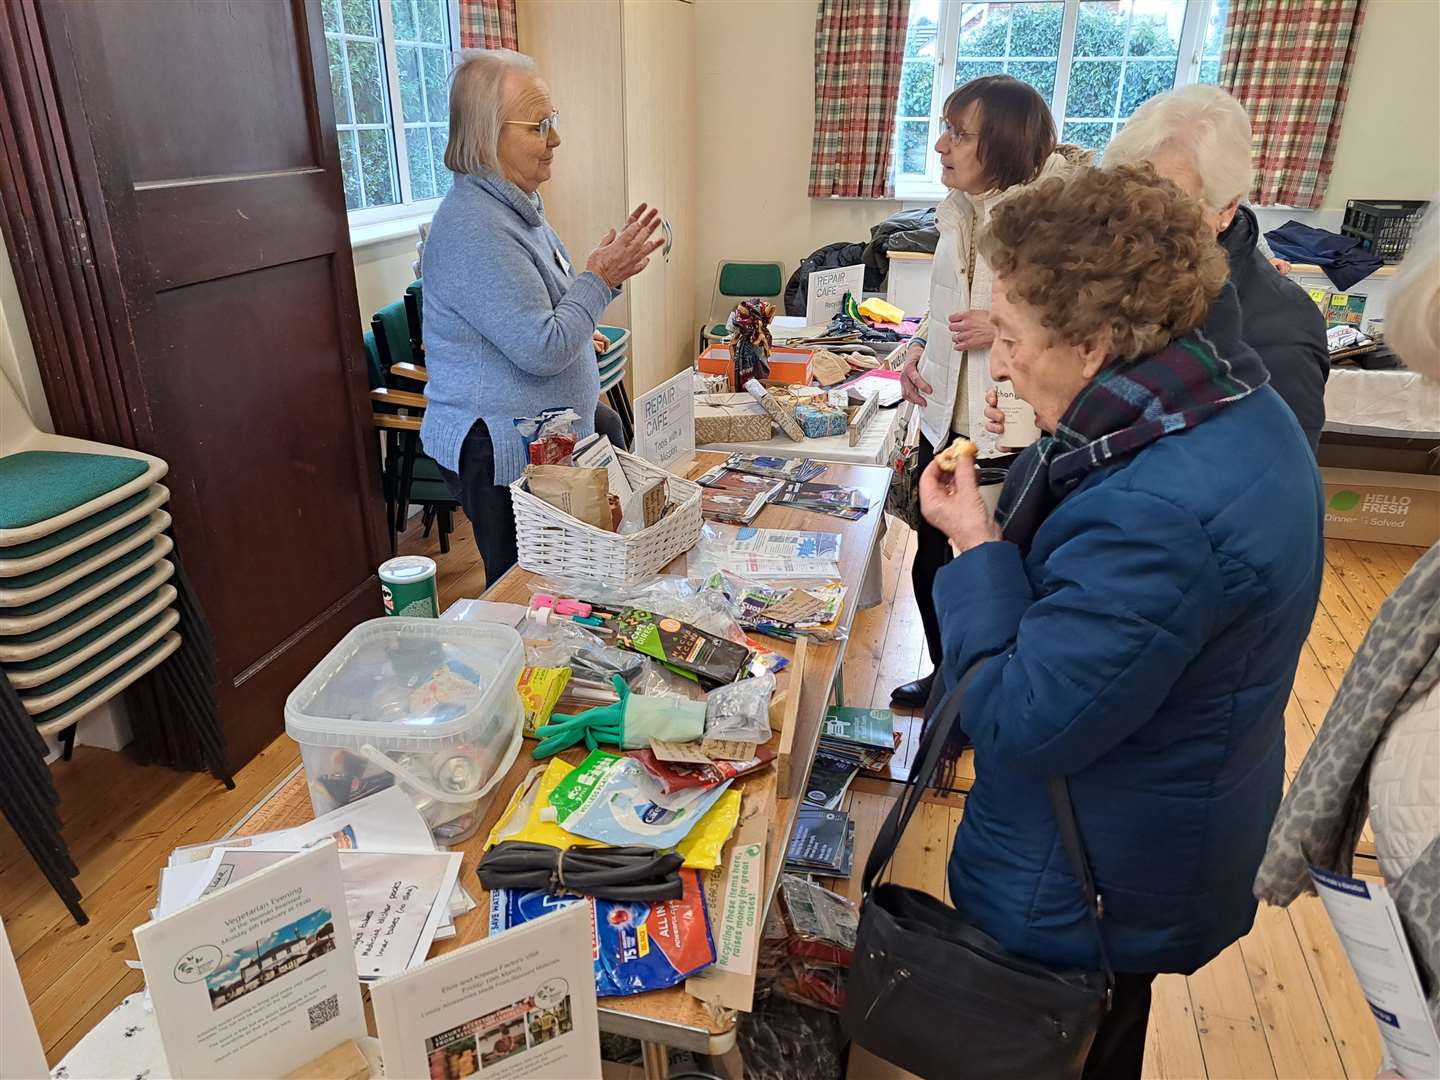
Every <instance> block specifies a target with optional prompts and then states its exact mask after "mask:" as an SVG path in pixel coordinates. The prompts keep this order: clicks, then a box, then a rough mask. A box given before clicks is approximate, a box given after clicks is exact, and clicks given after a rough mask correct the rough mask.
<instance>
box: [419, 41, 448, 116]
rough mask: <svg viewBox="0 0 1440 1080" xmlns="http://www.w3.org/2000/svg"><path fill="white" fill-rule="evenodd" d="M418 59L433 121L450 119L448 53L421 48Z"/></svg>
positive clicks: (442, 50)
mask: <svg viewBox="0 0 1440 1080" xmlns="http://www.w3.org/2000/svg"><path fill="white" fill-rule="evenodd" d="M420 59H421V61H422V63H423V65H424V69H425V100H426V101H427V102H428V103H429V116H428V117H427V119H429V120H433V121H447V122H448V120H449V119H450V54H449V53H448V52H446V51H445V50H444V49H422V50H421V53H420Z"/></svg>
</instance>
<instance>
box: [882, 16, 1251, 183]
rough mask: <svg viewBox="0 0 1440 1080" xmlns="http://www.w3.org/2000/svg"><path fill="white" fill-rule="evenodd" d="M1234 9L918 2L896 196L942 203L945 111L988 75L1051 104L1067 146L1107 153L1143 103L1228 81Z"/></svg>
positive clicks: (898, 124)
mask: <svg viewBox="0 0 1440 1080" xmlns="http://www.w3.org/2000/svg"><path fill="white" fill-rule="evenodd" d="M1225 8H1226V0H1188V2H1187V0H1044V2H1039V3H1035V2H1020V0H1015V2H1007V0H1000V2H992V3H966V2H963V0H910V24H909V28H908V31H907V33H906V36H905V61H904V68H903V69H902V72H901V77H900V101H899V104H898V107H897V109H896V118H895V152H894V169H895V187H896V193H897V194H898V195H899V196H900V197H902V198H905V197H907V196H908V197H915V198H921V197H934V196H936V195H938V194H939V193H940V190H941V189H940V174H939V162H938V159H937V158H936V155H935V153H934V149H933V148H934V145H935V140H936V139H937V138H938V137H939V134H940V109H941V106H942V105H943V104H944V102H945V98H946V97H947V96H948V95H949V93H950V91H951V90H953V89H955V87H957V86H960V85H962V84H964V83H966V82H968V81H969V80H971V79H974V78H978V77H979V76H981V75H998V74H1001V73H1005V74H1009V75H1013V76H1015V77H1016V78H1017V79H1021V80H1023V81H1024V82H1027V83H1029V84H1030V85H1031V86H1033V87H1035V89H1036V90H1038V91H1039V92H1040V94H1041V95H1042V96H1043V97H1044V98H1045V100H1046V102H1047V103H1049V105H1050V109H1051V112H1052V113H1053V114H1054V116H1055V127H1056V130H1057V131H1058V132H1059V134H1060V141H1061V142H1067V143H1077V144H1079V145H1080V146H1085V147H1088V148H1090V149H1092V150H1095V151H1098V152H1100V153H1103V152H1104V150H1105V147H1106V145H1107V144H1108V143H1109V142H1110V138H1111V136H1112V135H1114V134H1115V132H1116V131H1117V130H1118V129H1119V128H1121V127H1123V126H1124V124H1125V121H1126V119H1127V118H1128V117H1129V116H1130V114H1131V113H1133V112H1134V111H1135V110H1136V109H1137V108H1138V107H1139V106H1140V105H1141V103H1142V102H1144V101H1146V100H1148V99H1149V98H1152V97H1154V96H1155V95H1156V94H1159V93H1163V92H1164V91H1166V90H1170V89H1172V88H1174V87H1176V86H1184V85H1186V84H1189V83H1194V82H1207V83H1213V82H1215V81H1216V79H1217V78H1218V76H1219V73H1220V44H1221V39H1222V38H1223V36H1224V32H1225Z"/></svg>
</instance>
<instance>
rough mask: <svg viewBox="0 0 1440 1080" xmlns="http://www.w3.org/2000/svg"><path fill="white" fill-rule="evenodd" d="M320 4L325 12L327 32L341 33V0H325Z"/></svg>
mask: <svg viewBox="0 0 1440 1080" xmlns="http://www.w3.org/2000/svg"><path fill="white" fill-rule="evenodd" d="M320 6H321V10H322V11H324V13H325V32H326V33H327V34H338V33H340V0H323V2H322V3H321V5H320Z"/></svg>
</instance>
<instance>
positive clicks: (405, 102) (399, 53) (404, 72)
mask: <svg viewBox="0 0 1440 1080" xmlns="http://www.w3.org/2000/svg"><path fill="white" fill-rule="evenodd" d="M395 66H396V67H397V68H399V72H400V112H401V114H402V116H403V118H404V120H405V122H406V123H407V124H418V123H419V122H420V121H421V120H424V119H425V95H424V94H423V93H422V92H421V90H420V49H419V48H418V47H417V46H415V45H396V46H395Z"/></svg>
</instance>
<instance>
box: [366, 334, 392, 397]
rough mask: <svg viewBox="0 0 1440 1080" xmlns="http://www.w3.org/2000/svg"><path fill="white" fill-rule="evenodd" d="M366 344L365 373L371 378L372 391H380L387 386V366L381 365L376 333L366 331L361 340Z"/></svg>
mask: <svg viewBox="0 0 1440 1080" xmlns="http://www.w3.org/2000/svg"><path fill="white" fill-rule="evenodd" d="M361 339H362V340H363V341H364V342H365V372H366V374H367V375H369V377H370V389H371V390H379V389H380V388H381V387H383V386H385V385H386V383H387V381H388V380H387V379H386V378H385V365H384V364H382V363H380V350H379V349H377V348H376V347H375V331H374V330H366V331H365V333H364V334H363V335H362V338H361Z"/></svg>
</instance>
